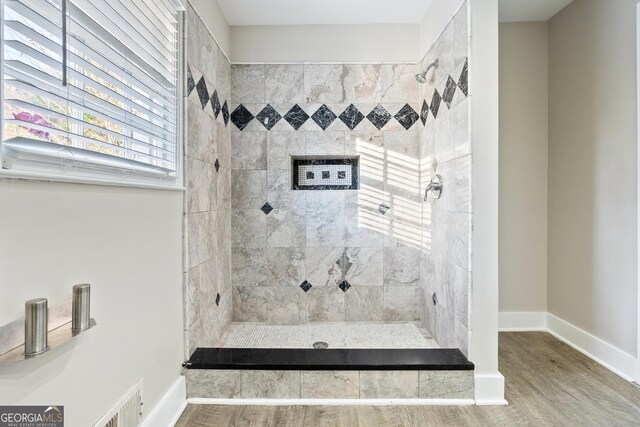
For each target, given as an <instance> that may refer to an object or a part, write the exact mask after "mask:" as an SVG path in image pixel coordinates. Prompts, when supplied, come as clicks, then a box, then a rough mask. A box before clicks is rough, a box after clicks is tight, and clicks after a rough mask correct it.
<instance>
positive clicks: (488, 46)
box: [469, 0, 506, 404]
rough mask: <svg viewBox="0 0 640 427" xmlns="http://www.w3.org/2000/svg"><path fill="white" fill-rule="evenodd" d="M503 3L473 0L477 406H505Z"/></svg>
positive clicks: (472, 355)
mask: <svg viewBox="0 0 640 427" xmlns="http://www.w3.org/2000/svg"><path fill="white" fill-rule="evenodd" d="M498 40H499V37H498V0H482V1H480V0H471V63H470V72H469V79H470V80H469V91H470V92H469V99H470V102H471V145H472V147H473V153H474V159H473V177H472V183H473V193H472V194H473V195H474V196H473V214H474V216H473V248H472V251H473V272H472V277H473V279H472V281H473V292H472V295H471V308H470V310H471V340H470V349H469V355H470V357H469V359H470V360H472V361H473V363H474V364H475V393H476V402H477V403H478V404H504V403H506V402H505V400H504V378H503V377H502V375H500V373H499V372H498V283H499V271H498V170H499V164H498V162H499V151H498V138H499V129H498V127H499V106H498V94H499V74H498V69H499V64H498V49H499V42H498Z"/></svg>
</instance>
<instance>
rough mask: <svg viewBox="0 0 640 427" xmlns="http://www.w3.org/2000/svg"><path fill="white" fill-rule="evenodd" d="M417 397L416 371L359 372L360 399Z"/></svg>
mask: <svg viewBox="0 0 640 427" xmlns="http://www.w3.org/2000/svg"><path fill="white" fill-rule="evenodd" d="M417 397H418V371H361V372H360V398H361V399H393V398H395V399H412V398H417Z"/></svg>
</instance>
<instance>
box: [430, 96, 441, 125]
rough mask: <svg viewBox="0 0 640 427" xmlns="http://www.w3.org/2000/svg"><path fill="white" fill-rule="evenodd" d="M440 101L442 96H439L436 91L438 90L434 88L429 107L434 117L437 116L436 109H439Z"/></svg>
mask: <svg viewBox="0 0 640 427" xmlns="http://www.w3.org/2000/svg"><path fill="white" fill-rule="evenodd" d="M440 101H442V98H441V97H440V93H438V90H434V91H433V98H431V107H430V110H431V114H433V118H434V119H435V118H436V117H438V110H439V109H440Z"/></svg>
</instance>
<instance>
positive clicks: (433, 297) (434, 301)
mask: <svg viewBox="0 0 640 427" xmlns="http://www.w3.org/2000/svg"><path fill="white" fill-rule="evenodd" d="M431 301H433V305H436V304H437V303H438V296H437V295H436V293H435V292H434V293H433V295H431Z"/></svg>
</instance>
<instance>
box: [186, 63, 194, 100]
mask: <svg viewBox="0 0 640 427" xmlns="http://www.w3.org/2000/svg"><path fill="white" fill-rule="evenodd" d="M195 87H196V82H195V81H194V80H193V74H191V67H189V66H188V65H187V96H189V95H191V92H192V91H193V89H194V88H195Z"/></svg>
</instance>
